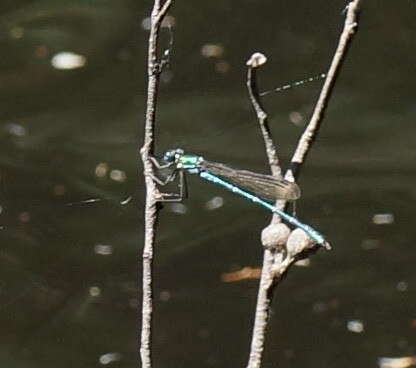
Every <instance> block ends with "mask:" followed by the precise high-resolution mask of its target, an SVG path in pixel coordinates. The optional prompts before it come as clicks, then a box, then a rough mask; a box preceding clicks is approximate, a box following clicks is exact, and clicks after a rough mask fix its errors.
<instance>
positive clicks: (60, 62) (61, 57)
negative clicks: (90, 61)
mask: <svg viewBox="0 0 416 368" xmlns="http://www.w3.org/2000/svg"><path fill="white" fill-rule="evenodd" d="M86 63H87V58H86V57H85V56H83V55H79V54H76V53H75V52H71V51H63V52H59V53H57V54H55V55H54V56H53V57H52V59H51V64H52V66H53V67H54V68H55V69H59V70H72V69H78V68H82V67H83V66H85V64H86Z"/></svg>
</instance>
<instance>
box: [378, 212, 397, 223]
mask: <svg viewBox="0 0 416 368" xmlns="http://www.w3.org/2000/svg"><path fill="white" fill-rule="evenodd" d="M393 222H394V215H393V214H392V213H378V214H375V215H374V216H373V223H374V224H376V225H390V224H392V223H393Z"/></svg>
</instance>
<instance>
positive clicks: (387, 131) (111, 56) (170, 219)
mask: <svg viewBox="0 0 416 368" xmlns="http://www.w3.org/2000/svg"><path fill="white" fill-rule="evenodd" d="M345 4H346V1H344V0H343V1H341V0H333V1H323V0H315V1H313V2H312V1H306V0H303V1H296V2H293V1H289V0H278V1H276V0H264V1H260V2H259V1H253V0H241V1H239V2H238V3H237V2H232V1H224V0H211V1H208V2H199V3H196V2H189V1H186V2H185V1H177V2H176V4H175V5H174V6H173V8H172V11H171V13H170V15H169V18H168V20H169V23H171V24H173V25H174V38H175V40H174V48H173V54H172V59H171V68H170V69H168V70H166V71H165V72H164V73H163V75H162V81H161V89H160V100H159V105H158V125H157V133H158V141H157V150H158V152H159V153H162V152H164V151H165V150H166V149H169V148H176V147H182V148H184V149H185V150H187V151H189V152H195V153H199V154H202V155H204V157H206V158H207V159H210V160H213V161H219V162H225V163H228V164H230V165H232V166H235V167H239V168H246V169H250V170H253V171H258V172H268V171H267V169H268V168H267V160H266V158H265V154H264V147H263V142H262V139H261V135H260V133H259V129H258V126H257V122H256V119H255V116H254V114H253V112H252V108H251V105H250V103H249V101H248V98H247V93H246V89H245V75H246V69H245V62H246V60H247V59H248V57H249V56H250V55H251V54H252V53H253V52H256V51H260V52H263V53H264V54H265V55H266V56H267V57H268V63H267V64H266V65H265V66H264V67H263V68H262V70H261V71H260V72H259V84H260V86H261V87H260V89H261V90H268V89H272V88H274V87H278V86H280V85H282V84H286V83H288V82H293V81H296V80H299V79H304V78H307V77H310V76H313V75H316V74H319V73H321V72H324V71H326V70H327V68H328V65H329V62H330V60H331V58H332V56H333V52H334V49H335V46H336V44H337V41H338V37H339V34H340V31H341V29H342V26H343V22H344V15H343V14H342V10H343V8H344V6H345ZM151 6H152V1H150V0H148V1H145V2H142V1H133V0H120V1H116V2H115V1H110V0H100V1H98V0H89V1H80V0H73V1H71V2H68V1H57V0H55V1H51V0H13V1H11V0H3V1H2V2H1V5H0V11H1V15H0V54H1V57H0V98H1V103H0V140H1V142H0V143H1V144H0V212H1V213H0V226H1V227H0V325H1V328H0V341H1V344H0V362H1V365H2V366H4V367H8V368H14V367H16V368H23V367H43V368H46V367H56V366H59V367H61V368H66V367H79V368H81V367H82V368H83V367H89V368H90V367H100V366H105V365H108V366H111V367H137V366H138V365H140V363H138V361H139V358H138V352H137V351H138V345H139V344H138V330H139V325H140V320H139V312H140V311H139V308H138V307H139V306H140V303H141V295H140V287H141V285H140V281H139V280H140V279H139V278H140V275H141V251H142V246H143V197H144V191H143V189H144V186H143V178H142V167H141V161H140V159H139V155H138V148H139V147H140V146H141V144H142V133H143V123H144V109H145V91H146V53H147V44H146V42H147V36H148V26H149V20H148V15H149V14H150V10H151ZM415 14H416V3H415V2H414V1H411V0H401V1H394V2H393V1H389V2H387V1H383V2H380V1H376V0H368V1H365V2H364V5H363V9H362V15H361V19H360V28H359V32H358V34H357V36H356V37H355V39H354V41H353V43H352V47H351V49H350V52H349V54H348V57H347V59H346V61H345V64H344V66H343V69H342V72H341V75H340V78H339V80H338V82H337V84H336V87H335V90H334V94H333V96H332V99H331V102H330V106H329V109H328V112H327V115H326V119H325V121H324V123H323V126H322V129H321V132H320V135H319V138H318V140H317V141H316V144H315V146H314V148H313V151H312V152H311V154H310V155H309V157H308V162H307V165H306V166H305V167H304V170H303V172H302V175H301V177H300V180H299V184H300V185H301V187H302V192H303V197H302V199H301V200H300V201H299V202H298V205H297V214H298V216H299V217H300V218H301V219H302V220H304V221H305V222H306V223H309V224H310V225H312V226H314V227H316V228H317V229H319V230H321V231H322V232H323V233H324V234H325V235H326V237H327V238H328V240H329V241H330V242H331V243H332V245H333V248H334V250H333V251H332V252H325V251H320V252H319V253H318V254H316V255H314V256H313V257H312V259H310V262H306V263H305V262H304V263H303V266H302V267H294V268H292V269H291V271H290V272H289V275H288V277H287V278H286V280H285V282H283V283H282V284H281V285H280V286H279V288H278V289H277V290H276V294H275V299H274V305H273V314H272V316H271V321H270V325H269V327H270V328H269V333H268V337H267V345H266V353H265V358H264V367H276V366H280V367H292V366H306V365H307V366H310V367H311V366H312V367H320V368H322V367H334V366H336V367H339V368H340V367H351V366H354V367H377V366H380V367H382V368H405V367H407V366H410V365H412V364H415V362H416V359H415V358H414V356H416V309H415V304H416V276H415V271H414V269H415V268H414V264H415V261H416V256H415V251H414V246H415V240H416V230H415V226H414V215H413V213H414V203H415V196H416V189H415V179H416V174H415V159H416V149H415V132H416V128H415V118H416V105H415V103H414V94H415V89H416V79H415V77H414V76H415V74H416V63H415V56H414V55H415V53H414V50H415V47H416V23H415V21H414V18H415ZM168 43H169V32H168V29H167V28H164V29H163V30H162V33H161V45H162V46H164V47H166V46H167V45H168ZM321 84H322V81H317V82H313V83H310V84H307V85H305V86H303V87H298V88H294V89H291V90H288V91H286V92H284V93H275V94H270V95H267V96H265V98H264V102H265V105H266V108H267V110H268V112H269V116H270V124H271V127H272V130H273V133H274V137H275V141H276V144H277V146H278V150H279V153H280V157H281V160H282V163H283V166H286V165H287V163H288V160H289V158H290V157H291V154H292V152H293V149H294V145H295V143H296V141H297V138H298V137H299V135H300V134H301V132H302V130H303V128H304V126H305V124H306V122H307V121H308V118H309V117H310V115H311V111H312V108H313V105H314V103H315V101H316V98H317V95H318V93H319V88H320V86H321ZM188 184H189V187H190V198H189V199H188V200H186V201H185V202H184V203H182V204H176V205H166V206H165V207H164V210H163V211H162V212H161V217H160V222H159V228H158V236H157V246H156V250H155V309H154V318H155V325H154V350H153V352H154V361H155V366H163V367H172V368H173V367H194V366H199V367H229V366H235V367H237V366H244V364H245V362H246V361H247V357H248V351H249V344H250V338H251V328H252V322H253V312H254V306H255V300H256V293H257V280H242V281H239V282H224V275H227V274H228V273H230V272H234V271H236V270H239V269H241V268H242V267H246V266H248V267H253V268H256V267H259V266H260V265H261V257H262V249H261V245H260V240H259V238H260V232H261V230H262V228H263V227H264V226H265V225H266V224H267V223H268V221H269V219H270V215H269V214H268V213H266V211H264V210H263V209H261V208H257V207H256V206H253V205H252V204H250V203H248V202H246V201H244V200H242V199H240V198H238V197H235V196H233V195H232V194H229V193H226V192H224V191H223V190H222V189H221V188H217V187H215V186H213V185H211V184H209V183H206V182H201V180H200V179H199V178H197V177H196V178H194V177H192V178H189V180H188ZM387 358H397V359H393V360H391V359H390V360H389V359H387ZM399 358H400V359H399Z"/></svg>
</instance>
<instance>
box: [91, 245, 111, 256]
mask: <svg viewBox="0 0 416 368" xmlns="http://www.w3.org/2000/svg"><path fill="white" fill-rule="evenodd" d="M94 252H95V253H96V254H99V255H101V256H109V255H111V254H113V246H112V245H109V244H96V245H94Z"/></svg>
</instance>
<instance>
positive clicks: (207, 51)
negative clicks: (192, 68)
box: [201, 43, 224, 58]
mask: <svg viewBox="0 0 416 368" xmlns="http://www.w3.org/2000/svg"><path fill="white" fill-rule="evenodd" d="M201 55H202V56H203V57H206V58H210V57H221V56H223V55H224V46H223V45H220V44H212V43H206V44H205V45H203V46H202V47H201Z"/></svg>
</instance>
